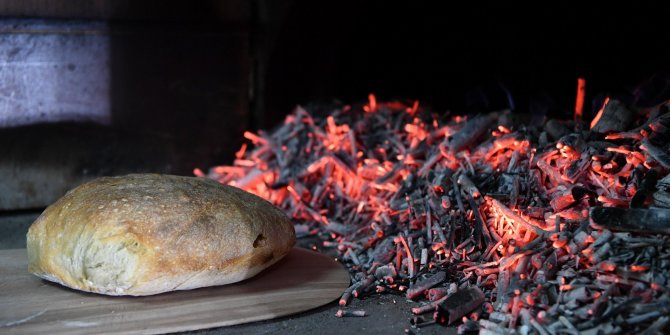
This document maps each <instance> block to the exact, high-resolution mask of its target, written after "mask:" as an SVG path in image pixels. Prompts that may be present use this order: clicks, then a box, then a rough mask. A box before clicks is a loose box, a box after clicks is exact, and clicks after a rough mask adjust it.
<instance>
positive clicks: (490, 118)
mask: <svg viewBox="0 0 670 335" xmlns="http://www.w3.org/2000/svg"><path fill="white" fill-rule="evenodd" d="M497 119H498V113H490V114H486V115H480V116H477V117H474V118H472V119H471V120H468V121H467V122H466V123H465V125H463V127H462V128H461V129H460V130H459V131H458V132H457V133H455V134H453V135H451V136H449V137H447V138H446V139H445V142H446V145H447V147H448V148H449V152H450V153H451V154H455V153H457V152H459V151H461V150H463V149H466V148H468V147H471V146H472V145H473V144H474V143H476V142H477V140H479V138H480V137H482V136H483V135H484V134H486V132H487V131H488V129H489V127H490V126H491V124H492V123H493V122H495V121H496V120H497Z"/></svg>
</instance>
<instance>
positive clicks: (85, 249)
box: [27, 174, 295, 295]
mask: <svg viewBox="0 0 670 335" xmlns="http://www.w3.org/2000/svg"><path fill="white" fill-rule="evenodd" d="M27 239H28V240H27V244H28V258H29V265H28V267H29V271H30V272H32V273H34V274H35V275H37V276H39V277H42V278H45V279H47V280H50V281H54V282H58V283H61V284H63V285H65V286H69V287H71V288H74V289H78V290H83V291H90V292H96V293H102V294H109V295H150V294H157V293H162V292H167V291H173V290H188V289H193V288H198V287H204V286H213V285H223V284H228V283H233V282H237V281H240V280H243V279H246V278H249V277H252V276H254V275H255V274H257V273H259V272H260V271H261V270H263V269H265V268H267V267H268V266H270V265H271V264H273V263H275V262H276V261H278V260H279V259H281V258H282V257H283V256H285V255H286V254H287V253H288V252H289V250H290V249H291V248H292V247H293V245H294V243H295V232H294V229H293V226H292V224H291V222H290V220H289V219H288V217H287V216H286V215H285V214H284V213H282V212H281V211H280V210H278V209H277V208H275V207H274V206H272V205H271V204H270V203H269V202H267V201H265V200H263V199H261V198H259V197H257V196H255V195H253V194H250V193H247V192H245V191H242V190H240V189H237V188H235V187H231V186H224V185H221V184H219V183H217V182H215V181H212V180H208V179H200V178H192V177H180V176H170V175H157V174H135V175H128V176H123V177H104V178H99V179H96V180H93V181H91V182H88V183H86V184H83V185H81V186H79V187H77V188H75V189H73V190H71V191H70V192H68V193H67V194H66V195H65V196H63V197H62V198H61V199H59V200H58V201H57V202H55V203H54V204H52V205H51V206H49V207H48V208H47V209H46V210H45V211H44V213H42V215H41V216H40V217H39V218H38V219H37V220H36V221H35V222H34V223H33V224H32V226H31V227H30V229H29V231H28V236H27Z"/></svg>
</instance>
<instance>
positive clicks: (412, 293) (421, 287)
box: [407, 271, 447, 300]
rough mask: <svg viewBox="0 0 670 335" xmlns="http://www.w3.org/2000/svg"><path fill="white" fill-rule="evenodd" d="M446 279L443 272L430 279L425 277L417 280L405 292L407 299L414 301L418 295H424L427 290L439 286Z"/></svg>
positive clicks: (445, 274)
mask: <svg viewBox="0 0 670 335" xmlns="http://www.w3.org/2000/svg"><path fill="white" fill-rule="evenodd" d="M446 279H447V273H446V272H444V271H439V272H437V273H435V274H433V275H431V276H430V277H427V278H425V279H422V280H417V282H416V283H415V284H414V286H412V288H410V289H409V290H407V298H408V299H411V300H414V299H416V298H418V297H419V296H420V295H422V294H424V292H426V291H427V290H428V289H430V288H432V287H434V286H437V285H439V284H440V283H442V282H443V281H445V280H446Z"/></svg>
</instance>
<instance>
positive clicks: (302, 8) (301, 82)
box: [265, 1, 670, 125]
mask: <svg viewBox="0 0 670 335" xmlns="http://www.w3.org/2000/svg"><path fill="white" fill-rule="evenodd" d="M668 39H669V38H668V29H667V18H666V17H665V15H664V11H663V10H662V9H661V8H660V7H659V4H658V3H655V4H654V3H646V2H629V3H626V4H617V3H614V2H608V3H604V2H584V1H582V2H575V1H552V2H542V3H527V4H523V5H522V4H519V5H511V4H510V3H509V2H503V1H497V2H481V1H475V2H467V3H458V4H456V3H453V2H446V3H445V2H410V1H407V2H403V3H390V2H386V1H368V2H354V1H337V2H328V3H327V4H324V3H322V2H310V1H297V2H295V4H294V6H293V7H292V8H291V9H290V11H289V12H288V15H287V16H286V19H285V22H284V24H283V26H282V27H281V31H280V33H279V34H278V36H277V42H276V47H275V50H274V52H273V55H272V57H270V61H269V63H268V73H267V96H266V97H267V106H268V109H269V110H271V111H272V113H273V114H274V113H280V112H279V111H287V110H290V108H291V106H292V105H294V104H296V103H305V102H308V101H311V100H314V99H325V100H327V99H330V98H333V97H337V98H340V99H342V100H344V101H347V102H349V101H354V100H361V99H364V98H365V97H366V96H367V93H369V92H375V93H377V95H378V96H379V97H380V98H382V99H390V98H413V99H420V100H421V101H422V102H425V103H428V104H432V105H433V106H434V107H435V108H436V109H438V110H446V109H447V108H449V109H452V110H454V111H459V112H461V113H462V112H473V111H474V112H479V111H484V110H491V109H499V108H504V107H506V105H507V99H504V98H502V95H503V94H502V93H501V92H503V91H504V89H502V87H504V88H505V89H506V90H507V91H508V92H510V93H511V95H512V97H513V98H514V103H515V107H516V109H517V111H518V112H529V111H530V112H533V111H534V110H536V109H537V107H535V108H531V106H534V105H537V104H540V105H550V108H551V110H550V111H551V112H552V113H554V114H558V115H559V116H560V115H565V116H567V117H570V115H569V113H571V110H572V109H574V96H575V92H576V79H577V78H578V77H583V78H586V82H587V91H586V92H587V106H586V108H585V113H588V112H590V110H591V108H590V106H589V105H588V103H589V102H590V100H591V99H592V98H595V97H596V96H597V95H598V94H615V95H624V96H625V95H627V94H628V93H630V92H632V91H633V89H634V88H635V87H636V86H637V85H638V84H640V83H641V82H643V81H644V80H647V79H649V78H650V77H651V76H653V75H662V74H664V73H666V71H667V69H668V59H669V56H670V48H669V44H668ZM275 121H276V120H274V119H273V120H272V121H271V122H269V123H270V124H271V123H272V122H275ZM265 125H268V123H265Z"/></svg>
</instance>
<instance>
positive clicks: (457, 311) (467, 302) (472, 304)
mask: <svg viewBox="0 0 670 335" xmlns="http://www.w3.org/2000/svg"><path fill="white" fill-rule="evenodd" d="M482 303H484V293H483V292H482V291H481V290H480V289H479V288H478V287H476V286H475V287H468V288H465V289H461V290H459V291H458V292H456V293H454V294H453V295H451V296H449V297H448V298H447V299H446V300H444V302H442V303H440V304H439V305H438V312H439V313H440V314H441V315H443V316H444V317H445V318H446V319H447V323H449V324H451V323H453V322H454V321H456V320H458V319H460V318H461V317H462V316H463V315H465V314H467V313H470V312H471V311H473V310H475V309H476V308H477V307H479V306H481V305H482Z"/></svg>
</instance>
